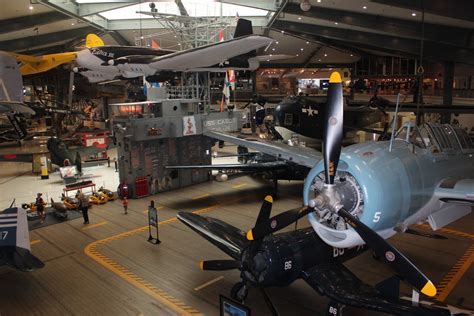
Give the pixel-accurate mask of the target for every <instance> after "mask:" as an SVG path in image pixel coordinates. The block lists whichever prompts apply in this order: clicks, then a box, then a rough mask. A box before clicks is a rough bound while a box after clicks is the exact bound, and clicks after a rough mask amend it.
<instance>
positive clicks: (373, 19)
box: [284, 3, 471, 47]
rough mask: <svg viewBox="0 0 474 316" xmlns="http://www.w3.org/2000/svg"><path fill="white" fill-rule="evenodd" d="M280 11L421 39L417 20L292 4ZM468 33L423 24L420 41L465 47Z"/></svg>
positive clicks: (462, 30)
mask: <svg viewBox="0 0 474 316" xmlns="http://www.w3.org/2000/svg"><path fill="white" fill-rule="evenodd" d="M284 11H285V13H290V14H295V15H300V16H306V17H310V18H316V19H322V20H326V21H332V22H339V23H343V24H346V25H351V26H358V27H363V28H366V29H367V32H371V30H377V31H382V32H385V33H388V34H390V35H394V36H399V37H407V38H415V39H420V38H421V22H420V21H413V20H411V21H410V20H404V19H398V18H392V17H386V16H380V15H371V14H365V13H358V12H353V11H345V10H338V9H332V8H325V7H316V6H312V7H311V9H310V10H309V11H307V12H304V11H301V8H300V7H299V5H298V4H296V3H289V4H288V5H287V6H286V7H285V10H284ZM470 33H471V30H470V29H465V28H460V27H451V26H446V25H437V24H430V23H425V30H424V38H425V40H429V41H433V42H439V43H446V44H449V45H456V46H460V47H466V46H467V45H468V43H469V40H470V36H471V34H470Z"/></svg>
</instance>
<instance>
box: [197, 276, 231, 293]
mask: <svg viewBox="0 0 474 316" xmlns="http://www.w3.org/2000/svg"><path fill="white" fill-rule="evenodd" d="M223 278H224V276H222V275H221V276H219V277H217V278H215V279H212V280H211V281H209V282H206V283H204V284H202V285H200V286H197V287H195V288H194V291H199V290H202V289H203V288H205V287H206V286H209V285H211V284H214V283H216V282H217V281H220V280H222V279H223Z"/></svg>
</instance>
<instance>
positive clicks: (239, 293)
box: [230, 282, 249, 302]
mask: <svg viewBox="0 0 474 316" xmlns="http://www.w3.org/2000/svg"><path fill="white" fill-rule="evenodd" d="M248 294H249V288H248V287H247V285H246V284H245V283H244V282H238V283H236V284H234V286H233V287H232V289H231V290H230V297H231V298H233V299H234V300H237V301H239V302H243V301H244V300H245V299H246V298H247V295H248Z"/></svg>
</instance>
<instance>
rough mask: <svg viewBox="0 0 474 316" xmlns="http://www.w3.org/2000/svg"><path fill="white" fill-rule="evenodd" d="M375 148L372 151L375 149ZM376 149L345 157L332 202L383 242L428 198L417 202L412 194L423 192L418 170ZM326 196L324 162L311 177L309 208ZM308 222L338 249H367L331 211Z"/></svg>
mask: <svg viewBox="0 0 474 316" xmlns="http://www.w3.org/2000/svg"><path fill="white" fill-rule="evenodd" d="M371 146H372V147H371ZM411 167H412V168H410V166H408V169H409V172H407V166H406V165H405V164H404V163H403V162H402V160H401V159H400V158H399V157H398V156H396V155H393V154H391V153H389V152H388V151H386V150H381V149H380V148H379V147H376V145H373V144H372V145H369V146H367V145H364V144H360V145H356V146H351V150H350V152H348V151H343V153H341V157H340V161H339V167H338V170H337V173H336V178H335V181H334V184H335V190H334V193H333V196H331V198H330V200H331V203H334V202H340V203H341V204H342V205H343V206H344V208H345V209H346V210H348V211H349V212H350V213H351V214H352V215H354V216H356V217H357V218H359V220H361V221H362V222H363V223H364V224H365V225H367V226H369V227H370V228H371V229H373V230H375V231H376V232H377V233H378V234H379V235H381V236H382V237H384V238H389V237H390V236H392V235H394V234H395V233H396V232H395V230H394V227H396V226H397V225H398V224H400V223H402V222H403V220H404V219H405V218H406V217H407V215H408V214H409V213H410V211H411V210H413V209H417V208H419V207H421V203H422V202H423V197H422V196H418V197H414V198H412V194H411V192H421V191H422V189H421V188H422V185H421V181H420V177H417V174H416V171H417V170H418V169H417V168H416V166H411ZM322 191H324V163H323V162H322V161H321V162H320V163H318V164H317V165H316V166H315V167H313V169H312V170H311V171H310V172H309V174H308V176H307V178H306V180H305V184H304V192H303V198H304V203H305V205H308V204H309V203H310V201H311V199H313V198H315V197H316V196H317V195H319V194H321V192H322ZM308 219H309V221H310V223H311V225H312V227H313V229H314V230H315V232H316V233H317V234H318V236H319V237H321V239H323V240H324V241H325V242H326V243H327V244H329V245H331V246H333V247H338V248H350V247H354V246H358V245H362V244H364V241H363V240H362V238H361V237H360V236H359V234H357V232H356V231H355V230H354V229H353V228H352V227H350V226H349V225H348V224H347V223H346V222H345V221H344V220H343V219H342V218H340V217H339V216H337V215H336V214H334V213H333V212H331V211H330V210H329V209H328V208H327V207H323V208H322V209H319V210H315V211H314V212H312V213H310V214H309V215H308Z"/></svg>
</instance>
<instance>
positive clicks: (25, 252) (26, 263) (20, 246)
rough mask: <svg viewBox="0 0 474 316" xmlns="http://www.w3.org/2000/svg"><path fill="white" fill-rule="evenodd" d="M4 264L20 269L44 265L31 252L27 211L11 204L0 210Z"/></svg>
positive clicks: (0, 259)
mask: <svg viewBox="0 0 474 316" xmlns="http://www.w3.org/2000/svg"><path fill="white" fill-rule="evenodd" d="M12 205H13V203H12ZM3 265H7V266H11V267H13V268H16V269H18V270H20V271H34V270H36V269H40V268H42V267H44V263H43V262H41V260H39V259H38V258H37V257H35V256H34V255H32V254H31V246H30V234H29V231H28V220H27V216H26V211H25V210H24V209H22V208H19V207H11V206H10V207H9V208H7V209H5V210H3V211H0V266H3Z"/></svg>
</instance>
